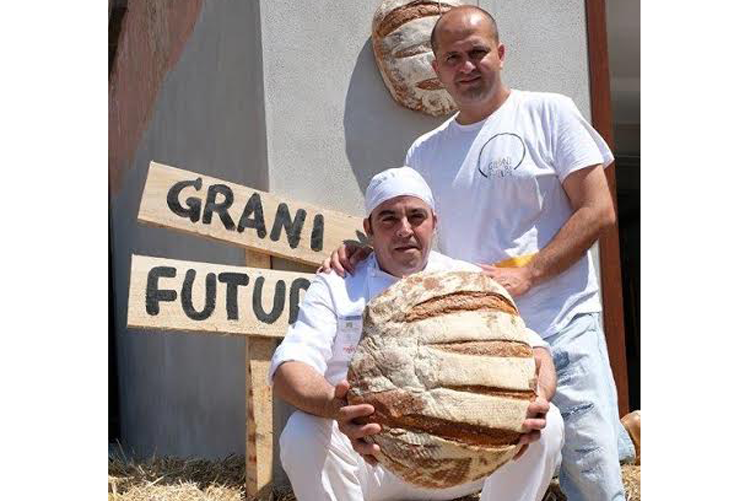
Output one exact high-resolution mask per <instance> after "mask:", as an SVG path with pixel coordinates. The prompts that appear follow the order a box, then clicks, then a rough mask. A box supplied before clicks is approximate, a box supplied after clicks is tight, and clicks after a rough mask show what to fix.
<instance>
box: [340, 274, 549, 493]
mask: <svg viewBox="0 0 750 501" xmlns="http://www.w3.org/2000/svg"><path fill="white" fill-rule="evenodd" d="M535 376H536V374H535V363H534V357H533V351H532V349H531V342H530V338H529V334H528V331H527V329H526V327H525V325H524V323H523V320H522V319H521V317H520V316H518V309H517V307H516V305H515V303H514V302H513V299H512V298H511V297H510V295H509V294H508V293H507V291H506V290H505V289H503V288H502V287H501V286H500V285H499V284H498V283H497V282H496V281H495V280H493V279H492V278H490V277H488V276H486V275H483V274H481V273H478V272H465V271H453V272H439V273H418V274H415V275H411V276H409V277H407V278H405V279H403V280H400V281H399V282H397V283H396V284H394V285H393V286H392V287H390V288H388V289H386V290H385V291H384V292H383V293H382V294H381V295H380V296H378V297H376V298H374V299H372V300H371V301H370V303H369V304H368V305H367V307H366V308H365V312H364V320H363V332H362V339H361V340H360V343H359V345H358V347H357V350H356V352H355V354H354V357H353V358H352V361H351V364H350V367H349V373H348V379H349V383H350V385H351V390H350V391H349V394H348V401H349V402H350V403H352V404H355V403H369V404H371V405H373V407H375V413H374V414H373V415H372V416H370V417H369V421H371V422H377V423H379V424H380V425H381V426H382V428H383V431H382V432H381V433H379V434H377V435H375V436H373V437H371V439H372V441H373V442H375V443H377V444H378V445H379V446H380V448H381V454H379V456H378V460H379V461H381V463H382V464H383V465H384V466H385V467H386V468H388V469H389V470H391V471H392V472H394V473H395V474H396V475H398V476H400V477H401V478H403V479H404V480H406V481H408V482H411V483H413V484H415V485H419V486H423V487H430V488H445V487H450V486H454V485H459V484H462V483H467V482H471V481H474V480H477V479H480V478H484V477H486V476H487V475H489V474H491V473H492V472H493V471H495V470H496V469H497V468H499V467H500V466H502V465H503V464H505V463H506V462H507V461H509V460H510V459H511V458H512V457H513V455H514V454H515V451H516V448H517V445H516V444H517V443H518V440H519V438H520V436H521V433H522V432H523V429H522V423H523V421H524V419H525V417H526V411H527V409H528V406H529V403H530V402H532V401H533V400H534V399H535V398H536V393H535V387H536V378H535Z"/></svg>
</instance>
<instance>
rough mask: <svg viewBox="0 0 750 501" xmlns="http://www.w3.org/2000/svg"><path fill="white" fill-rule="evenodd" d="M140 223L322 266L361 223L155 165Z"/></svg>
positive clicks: (355, 236) (357, 235)
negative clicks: (324, 260)
mask: <svg viewBox="0 0 750 501" xmlns="http://www.w3.org/2000/svg"><path fill="white" fill-rule="evenodd" d="M138 221H140V222H143V223H148V224H152V225H156V226H162V227H167V228H172V229H175V230H181V231H186V232H189V233H193V234H196V235H201V236H203V237H207V238H211V239H215V240H219V241H222V242H226V243H229V244H233V245H237V246H240V247H243V248H246V249H250V250H254V251H257V252H261V253H264V254H271V255H274V256H279V257H283V258H287V259H291V260H293V261H298V262H303V263H307V264H311V265H314V266H318V265H319V264H320V263H321V262H322V261H323V259H325V258H326V257H327V256H328V255H330V253H331V252H332V251H333V250H334V249H336V248H337V247H338V246H339V245H341V242H343V241H345V240H355V241H360V242H363V241H365V240H366V237H365V235H364V234H363V233H362V232H361V228H362V220H361V219H359V218H356V217H353V216H350V215H347V214H343V213H341V212H335V211H331V210H326V209H321V208H318V207H315V206H313V205H310V204H306V203H302V202H297V201H293V200H290V199H287V198H281V197H278V196H276V195H271V194H270V193H266V192H263V191H259V190H255V189H253V188H248V187H245V186H241V185H238V184H233V183H229V182H226V181H222V180H220V179H215V178H212V177H208V176H204V175H202V174H196V173H194V172H189V171H186V170H182V169H177V168H175V167H169V166H167V165H163V164H159V163H156V162H151V165H150V167H149V171H148V178H147V179H146V186H145V188H144V191H143V196H142V198H141V207H140V211H139V212H138Z"/></svg>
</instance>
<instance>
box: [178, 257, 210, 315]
mask: <svg viewBox="0 0 750 501" xmlns="http://www.w3.org/2000/svg"><path fill="white" fill-rule="evenodd" d="M193 282H195V270H194V269H192V268H191V269H189V270H188V271H187V273H185V281H184V282H182V294H181V295H180V299H181V300H182V309H183V311H184V312H185V315H187V316H188V317H190V318H191V319H193V320H205V319H207V318H208V317H210V316H211V314H212V313H213V312H214V309H215V308H216V273H208V274H207V275H206V301H205V304H204V305H203V311H196V310H195V308H194V307H193Z"/></svg>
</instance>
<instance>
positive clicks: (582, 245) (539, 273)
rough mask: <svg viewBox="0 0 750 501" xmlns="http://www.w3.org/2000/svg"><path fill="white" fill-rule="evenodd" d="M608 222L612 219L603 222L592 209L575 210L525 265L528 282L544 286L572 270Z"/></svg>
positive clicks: (599, 215)
mask: <svg viewBox="0 0 750 501" xmlns="http://www.w3.org/2000/svg"><path fill="white" fill-rule="evenodd" d="M612 222H614V219H613V218H612V220H610V219H609V218H603V217H602V215H601V214H600V212H599V211H596V210H595V209H591V208H588V207H582V208H580V209H578V210H577V211H576V212H574V213H573V215H572V216H570V219H568V221H567V223H565V225H564V226H563V227H562V228H560V231H559V232H557V235H555V237H554V238H553V239H552V241H550V243H549V244H547V246H546V247H544V248H543V249H542V250H540V251H539V253H538V254H537V255H536V256H534V259H533V260H532V261H531V262H530V263H529V265H528V266H529V270H530V272H531V276H532V282H533V283H534V284H538V283H541V282H544V281H545V280H549V279H550V278H552V277H555V276H557V275H559V274H560V273H562V272H563V271H565V270H567V269H568V268H570V267H571V266H573V264H575V262H576V261H578V260H579V259H581V258H582V257H583V256H584V254H586V251H587V250H589V248H591V246H592V245H594V242H596V240H597V239H598V238H599V235H600V234H601V231H602V230H603V229H604V228H605V227H607V226H609V225H610V224H612Z"/></svg>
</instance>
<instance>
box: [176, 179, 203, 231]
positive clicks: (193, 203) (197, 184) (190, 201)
mask: <svg viewBox="0 0 750 501" xmlns="http://www.w3.org/2000/svg"><path fill="white" fill-rule="evenodd" d="M202 184H203V180H202V179H201V178H198V179H196V180H195V181H180V182H179V183H175V184H174V186H172V187H171V188H169V191H168V192H167V205H168V206H169V208H170V210H171V211H172V212H174V213H175V214H177V215H178V216H182V217H188V218H190V220H191V221H192V222H194V223H197V222H198V219H199V218H200V215H201V199H200V198H196V197H188V198H187V200H185V205H187V207H183V206H181V205H180V200H179V196H180V192H181V191H182V190H183V189H185V188H187V187H188V186H192V187H193V188H195V189H196V191H200V189H201V185H202Z"/></svg>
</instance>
